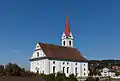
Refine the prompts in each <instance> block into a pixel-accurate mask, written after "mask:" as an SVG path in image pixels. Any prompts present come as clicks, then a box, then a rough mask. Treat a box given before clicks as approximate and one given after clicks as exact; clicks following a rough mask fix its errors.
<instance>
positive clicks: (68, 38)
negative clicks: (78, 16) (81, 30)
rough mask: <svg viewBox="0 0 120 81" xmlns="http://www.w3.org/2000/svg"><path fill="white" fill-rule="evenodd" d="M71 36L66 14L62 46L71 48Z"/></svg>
mask: <svg viewBox="0 0 120 81" xmlns="http://www.w3.org/2000/svg"><path fill="white" fill-rule="evenodd" d="M73 39H74V38H73V36H72V33H71V32H70V25H69V20H68V12H67V13H66V23H65V31H64V32H63V35H62V46H67V47H73Z"/></svg>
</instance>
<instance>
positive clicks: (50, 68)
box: [29, 14, 88, 77]
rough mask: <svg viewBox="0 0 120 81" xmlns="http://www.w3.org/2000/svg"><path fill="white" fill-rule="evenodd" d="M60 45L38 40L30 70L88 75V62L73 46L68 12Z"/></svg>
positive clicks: (67, 74)
mask: <svg viewBox="0 0 120 81" xmlns="http://www.w3.org/2000/svg"><path fill="white" fill-rule="evenodd" d="M61 39H62V46H60V45H54V44H47V43H41V42H38V43H37V45H36V48H35V50H34V52H33V55H32V56H31V58H30V60H29V61H30V71H32V72H38V73H44V74H50V73H57V72H63V73H65V74H66V76H69V75H70V74H74V75H77V77H87V76H88V62H87V59H85V58H84V57H83V56H82V55H81V53H80V52H79V51H78V50H77V49H76V48H74V47H73V42H74V37H73V36H72V33H71V32H70V26H69V21H68V14H67V15H66V24H65V31H64V32H63V35H62V38H61Z"/></svg>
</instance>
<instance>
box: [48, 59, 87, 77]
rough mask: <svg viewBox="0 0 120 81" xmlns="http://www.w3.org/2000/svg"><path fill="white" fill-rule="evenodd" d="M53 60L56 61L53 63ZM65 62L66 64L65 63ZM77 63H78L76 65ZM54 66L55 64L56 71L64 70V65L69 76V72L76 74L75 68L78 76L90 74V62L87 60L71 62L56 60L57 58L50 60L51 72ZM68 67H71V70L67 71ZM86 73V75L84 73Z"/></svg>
mask: <svg viewBox="0 0 120 81" xmlns="http://www.w3.org/2000/svg"><path fill="white" fill-rule="evenodd" d="M53 62H55V63H54V64H53ZM63 63H64V64H63ZM76 63H77V65H76ZM53 66H55V69H56V70H55V72H56V73H57V72H63V67H65V71H64V73H65V74H66V76H69V74H74V75H76V72H75V69H76V68H77V73H78V74H77V75H78V77H81V76H82V77H85V76H88V63H85V62H70V61H58V60H57V61H56V60H50V73H53ZM67 67H69V72H68V73H67ZM84 68H85V71H84ZM84 73H85V75H84Z"/></svg>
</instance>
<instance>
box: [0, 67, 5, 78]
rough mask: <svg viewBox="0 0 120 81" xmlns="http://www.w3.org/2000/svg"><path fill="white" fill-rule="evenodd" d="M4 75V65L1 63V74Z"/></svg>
mask: <svg viewBox="0 0 120 81" xmlns="http://www.w3.org/2000/svg"><path fill="white" fill-rule="evenodd" d="M3 75H4V66H3V65H0V76H3Z"/></svg>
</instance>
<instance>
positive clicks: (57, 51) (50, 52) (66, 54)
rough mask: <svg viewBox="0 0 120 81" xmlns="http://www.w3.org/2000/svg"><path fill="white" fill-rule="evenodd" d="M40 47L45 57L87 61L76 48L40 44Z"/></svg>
mask: <svg viewBox="0 0 120 81" xmlns="http://www.w3.org/2000/svg"><path fill="white" fill-rule="evenodd" d="M39 45H40V47H41V48H42V50H43V52H44V53H45V55H46V56H47V57H52V58H59V59H69V60H78V61H87V59H85V58H84V57H83V56H82V55H81V53H80V52H79V51H78V50H77V49H76V48H71V47H63V46H59V45H53V44H45V43H40V42H39Z"/></svg>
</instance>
